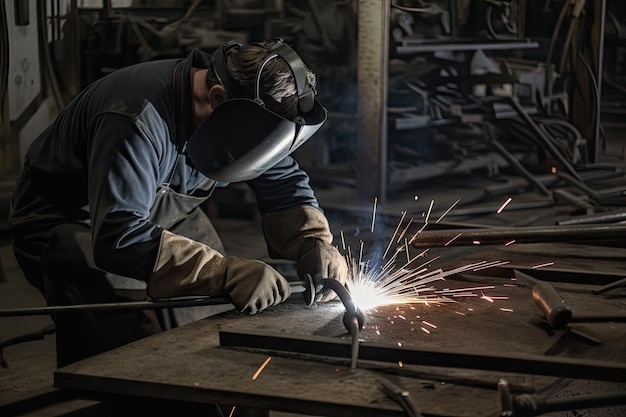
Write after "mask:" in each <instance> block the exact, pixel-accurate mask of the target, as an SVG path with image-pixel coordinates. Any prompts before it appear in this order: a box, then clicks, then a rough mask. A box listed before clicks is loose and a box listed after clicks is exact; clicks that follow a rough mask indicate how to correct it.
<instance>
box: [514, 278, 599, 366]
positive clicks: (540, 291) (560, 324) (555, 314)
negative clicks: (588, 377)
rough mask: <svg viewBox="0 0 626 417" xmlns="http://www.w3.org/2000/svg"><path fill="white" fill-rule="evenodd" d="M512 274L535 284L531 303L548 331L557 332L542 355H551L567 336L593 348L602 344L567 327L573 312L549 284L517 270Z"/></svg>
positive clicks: (572, 317) (581, 332)
mask: <svg viewBox="0 0 626 417" xmlns="http://www.w3.org/2000/svg"><path fill="white" fill-rule="evenodd" d="M514 272H515V276H516V277H517V278H518V279H523V280H526V281H530V282H533V283H535V284H534V286H533V289H532V296H533V301H534V302H535V304H537V306H538V307H539V308H540V309H541V311H542V313H543V316H544V318H545V322H546V323H547V324H548V326H549V330H550V331H551V332H553V331H557V332H558V334H557V338H556V339H554V340H552V341H550V342H549V343H548V344H547V345H546V346H545V347H544V348H543V349H542V353H543V354H544V355H551V354H553V353H554V351H555V349H556V347H557V345H558V344H559V343H560V342H561V341H562V340H564V339H565V338H566V337H567V336H569V335H572V336H575V337H577V338H578V339H580V340H582V341H583V342H585V343H587V344H590V345H593V346H599V345H601V344H602V342H601V341H599V340H598V339H596V338H595V337H593V336H591V335H589V334H586V333H585V332H583V331H581V330H579V329H573V328H572V327H571V326H569V324H570V323H571V322H572V321H573V319H574V316H573V312H572V310H571V309H570V308H569V306H567V304H565V301H563V299H562V298H561V297H560V296H559V294H558V293H557V292H556V290H555V289H554V287H553V286H552V285H551V284H550V283H547V282H545V281H541V280H538V279H536V278H534V277H532V276H530V275H528V274H525V273H523V272H521V271H518V270H517V269H516V270H514ZM535 324H539V325H540V326H541V325H542V323H541V322H539V323H535ZM543 327H545V326H543Z"/></svg>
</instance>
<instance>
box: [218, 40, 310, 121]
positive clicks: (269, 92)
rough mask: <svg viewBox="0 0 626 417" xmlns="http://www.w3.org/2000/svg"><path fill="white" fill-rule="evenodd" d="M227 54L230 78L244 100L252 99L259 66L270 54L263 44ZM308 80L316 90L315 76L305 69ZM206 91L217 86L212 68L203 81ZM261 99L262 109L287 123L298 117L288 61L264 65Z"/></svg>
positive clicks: (277, 60) (274, 60)
mask: <svg viewBox="0 0 626 417" xmlns="http://www.w3.org/2000/svg"><path fill="white" fill-rule="evenodd" d="M231 51H232V52H229V53H228V58H227V68H228V72H229V74H230V76H231V77H232V79H233V80H234V81H235V82H236V83H237V84H238V85H239V86H240V87H241V89H242V90H243V91H245V92H246V95H245V97H247V98H254V97H255V83H256V76H257V71H258V69H259V66H261V64H263V62H265V59H266V58H267V56H268V55H269V49H268V46H267V43H266V42H255V43H253V44H251V45H247V46H244V47H243V48H241V49H239V48H233V49H232V50H231ZM306 72H307V81H308V83H309V84H310V85H311V87H312V88H315V84H316V79H315V74H314V73H313V72H312V71H311V70H309V69H308V68H307V70H306ZM206 83H207V88H209V89H210V88H211V87H213V86H214V85H217V84H220V82H219V80H218V78H217V76H216V75H215V71H214V70H213V67H211V69H210V70H209V72H208V74H207V78H206ZM259 95H260V99H261V100H262V101H263V102H264V103H265V107H267V108H268V109H269V110H271V111H273V112H274V113H276V114H278V115H280V116H282V117H284V118H285V119H288V120H293V119H294V118H295V117H296V116H297V115H298V94H297V90H296V82H295V79H294V76H293V73H292V72H291V69H290V68H289V65H287V62H286V61H285V60H284V59H281V58H280V57H276V58H274V59H271V60H269V61H268V62H267V64H266V65H265V67H264V68H263V72H262V74H261V86H260V93H259Z"/></svg>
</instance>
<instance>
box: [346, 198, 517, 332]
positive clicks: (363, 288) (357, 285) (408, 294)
mask: <svg viewBox="0 0 626 417" xmlns="http://www.w3.org/2000/svg"><path fill="white" fill-rule="evenodd" d="M459 201H460V200H457V201H456V202H455V203H454V204H452V206H451V207H449V208H448V209H447V210H446V211H445V212H444V214H443V215H441V216H440V217H439V218H438V219H437V221H436V222H437V223H439V222H440V221H441V219H442V218H443V217H444V216H445V215H446V214H447V213H449V212H450V210H451V209H452V208H453V207H455V206H456V205H457V204H458V203H459ZM376 205H377V200H375V201H374V213H373V215H372V224H371V227H370V229H371V231H373V230H374V219H375V217H376ZM433 205H434V201H431V202H430V205H429V207H428V212H427V214H426V215H425V217H424V225H423V226H421V227H419V228H418V230H417V232H415V233H414V234H413V235H412V236H410V235H408V230H409V226H410V225H411V224H412V223H413V219H410V220H408V223H407V224H406V225H405V226H404V227H402V226H403V224H404V222H405V218H406V215H407V212H406V211H403V212H402V215H401V218H400V221H399V222H398V225H397V227H396V228H395V231H394V232H393V234H392V236H391V238H390V239H389V244H388V245H387V248H386V250H385V252H384V254H383V256H382V258H381V259H380V260H379V261H378V262H372V260H367V261H364V260H363V249H364V248H363V242H362V241H361V242H360V245H359V249H358V254H353V251H352V248H350V247H349V246H348V247H346V243H345V240H344V235H343V232H342V233H341V240H342V247H343V249H344V251H347V254H346V259H347V262H348V267H349V280H348V283H347V287H348V290H349V292H350V295H351V297H352V300H353V301H354V302H355V304H356V305H357V306H358V307H359V309H361V310H363V311H368V310H371V309H374V308H376V307H379V306H383V305H394V304H413V303H422V304H430V303H446V302H454V300H453V298H454V297H457V296H459V295H462V296H468V294H469V291H470V290H469V289H466V290H463V291H461V292H459V293H457V292H456V291H451V290H448V291H437V290H436V288H435V287H434V285H433V284H434V283H435V282H436V281H442V280H445V278H446V277H448V276H450V275H453V274H459V273H464V272H469V271H478V270H481V269H485V268H490V267H494V266H500V265H503V264H506V263H507V262H501V261H492V262H487V261H481V262H475V263H470V264H467V265H463V266H460V267H457V268H454V269H450V270H444V269H442V268H438V269H433V270H431V269H430V265H431V264H432V263H434V262H435V261H436V260H437V259H438V258H439V256H437V257H434V258H431V259H423V258H426V256H427V253H428V249H426V250H424V251H422V252H420V253H418V254H416V255H414V256H411V254H410V250H409V246H410V244H411V242H413V240H415V239H416V238H417V236H418V235H419V233H421V232H422V231H423V230H424V229H425V227H426V226H427V225H428V221H429V218H430V215H431V213H432V209H433ZM394 243H395V245H396V249H395V252H393V254H391V255H390V253H391V252H392V250H391V249H392V247H393V246H394ZM403 252H404V254H403ZM404 256H405V257H406V260H404V259H403V257H404ZM420 261H421V264H419V265H418V262H420ZM476 295H477V294H476V293H472V296H476ZM425 330H427V329H425Z"/></svg>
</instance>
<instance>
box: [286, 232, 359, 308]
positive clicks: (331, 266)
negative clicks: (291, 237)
mask: <svg viewBox="0 0 626 417" xmlns="http://www.w3.org/2000/svg"><path fill="white" fill-rule="evenodd" d="M296 262H297V264H296V270H297V271H298V277H300V279H302V280H304V279H305V276H306V275H307V274H308V275H310V276H311V277H312V278H313V282H314V283H315V286H316V288H315V292H316V296H315V301H318V302H325V301H329V300H334V299H335V298H337V294H335V292H334V291H332V290H330V289H328V290H327V289H324V288H323V287H322V284H323V282H322V280H323V279H324V278H332V279H335V280H337V281H339V282H341V283H342V284H344V285H345V284H346V280H347V278H348V265H347V264H346V260H345V259H344V257H343V255H341V254H340V253H339V251H338V250H337V248H336V247H334V246H333V245H331V244H329V243H326V242H324V241H323V240H319V239H314V238H310V239H307V240H305V241H304V242H303V243H302V244H301V245H300V248H299V249H298V257H297V261H296Z"/></svg>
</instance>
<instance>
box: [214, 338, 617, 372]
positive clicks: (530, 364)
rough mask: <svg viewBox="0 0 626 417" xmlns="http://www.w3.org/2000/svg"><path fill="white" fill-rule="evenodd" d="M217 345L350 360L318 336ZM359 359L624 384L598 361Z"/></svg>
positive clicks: (387, 349)
mask: <svg viewBox="0 0 626 417" xmlns="http://www.w3.org/2000/svg"><path fill="white" fill-rule="evenodd" d="M219 339H220V346H230V347H246V348H256V349H267V350H274V351H288V352H292V353H300V354H310V355H324V356H335V357H340V358H350V357H351V349H352V344H351V343H350V341H348V340H344V339H338V338H334V337H323V336H304V335H285V334H278V333H269V332H259V331H246V330H238V331H237V332H231V331H226V330H220V332H219ZM359 359H361V360H371V361H382V362H390V363H397V362H398V361H402V362H403V363H404V364H413V365H425V366H442V367H447V368H461V369H480V370H487V371H499V372H515V373H520V374H531V375H545V376H555V377H561V378H579V379H595V380H603V381H617V382H625V381H626V363H619V362H602V361H594V360H585V359H581V358H561V357H549V358H547V357H544V356H541V355H523V354H517V355H516V354H512V353H509V354H499V353H495V352H493V353H492V352H490V353H488V354H483V353H474V352H463V351H455V350H446V349H429V350H427V349H415V348H408V347H404V346H403V347H396V346H393V347H392V346H388V345H382V344H378V343H371V342H370V343H368V342H361V343H360V347H359Z"/></svg>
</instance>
